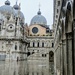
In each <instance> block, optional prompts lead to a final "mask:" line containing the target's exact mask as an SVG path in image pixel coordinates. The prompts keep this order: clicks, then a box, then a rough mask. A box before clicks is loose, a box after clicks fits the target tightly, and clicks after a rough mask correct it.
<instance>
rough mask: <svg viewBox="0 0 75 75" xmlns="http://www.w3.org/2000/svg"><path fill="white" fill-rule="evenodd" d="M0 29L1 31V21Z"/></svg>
mask: <svg viewBox="0 0 75 75" xmlns="http://www.w3.org/2000/svg"><path fill="white" fill-rule="evenodd" d="M0 31H1V23H0Z"/></svg>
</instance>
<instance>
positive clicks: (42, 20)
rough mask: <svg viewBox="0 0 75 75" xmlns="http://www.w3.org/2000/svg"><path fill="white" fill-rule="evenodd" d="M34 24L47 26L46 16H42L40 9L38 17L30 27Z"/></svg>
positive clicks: (36, 16)
mask: <svg viewBox="0 0 75 75" xmlns="http://www.w3.org/2000/svg"><path fill="white" fill-rule="evenodd" d="M33 24H41V25H46V24H47V20H46V18H45V17H44V16H42V15H41V11H40V9H39V11H38V12H37V15H35V16H34V17H33V18H32V20H31V23H30V25H33Z"/></svg>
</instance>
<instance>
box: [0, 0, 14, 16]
mask: <svg viewBox="0 0 75 75" xmlns="http://www.w3.org/2000/svg"><path fill="white" fill-rule="evenodd" d="M0 12H1V13H2V14H4V15H8V14H9V15H11V14H12V13H13V14H14V10H13V8H12V7H11V6H10V1H9V0H6V1H5V5H3V6H1V7H0Z"/></svg>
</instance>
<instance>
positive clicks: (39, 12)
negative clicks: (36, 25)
mask: <svg viewBox="0 0 75 75" xmlns="http://www.w3.org/2000/svg"><path fill="white" fill-rule="evenodd" d="M40 7H41V5H40V3H39V11H38V13H37V14H38V15H41V11H40Z"/></svg>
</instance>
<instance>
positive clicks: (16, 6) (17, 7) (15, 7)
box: [13, 2, 20, 10]
mask: <svg viewBox="0 0 75 75" xmlns="http://www.w3.org/2000/svg"><path fill="white" fill-rule="evenodd" d="M13 8H14V9H15V10H18V9H20V7H19V6H18V5H17V2H16V4H15V5H14V6H13Z"/></svg>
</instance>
